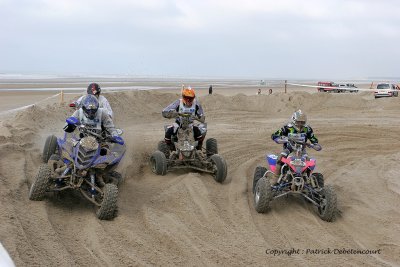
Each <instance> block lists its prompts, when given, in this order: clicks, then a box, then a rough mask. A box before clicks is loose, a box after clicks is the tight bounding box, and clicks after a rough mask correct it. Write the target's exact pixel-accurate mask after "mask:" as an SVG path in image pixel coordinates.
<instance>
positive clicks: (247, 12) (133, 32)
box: [0, 0, 400, 79]
mask: <svg viewBox="0 0 400 267" xmlns="http://www.w3.org/2000/svg"><path fill="white" fill-rule="evenodd" d="M0 36H1V37H0V38H1V39H0V72H25V73H26V72H42V73H46V72H47V73H58V74H78V73H83V74H122V75H126V74H129V75H153V76H197V77H199V76H202V77H218V76H223V77H233V78H234V77H238V78H241V77H258V78H288V79H290V78H304V79H308V78H316V79H317V78H352V79H356V78H367V77H371V76H385V77H399V76H400V1H398V0H381V1H375V0H356V1H354V0H353V1H351V0H349V1H346V0H327V1H323V0H299V1H295V0H273V1H269V0H230V1H227V0H0Z"/></svg>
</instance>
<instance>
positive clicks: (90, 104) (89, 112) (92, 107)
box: [82, 95, 99, 120]
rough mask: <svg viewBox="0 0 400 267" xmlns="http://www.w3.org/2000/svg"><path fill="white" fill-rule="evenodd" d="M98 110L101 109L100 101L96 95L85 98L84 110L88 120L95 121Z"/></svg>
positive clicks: (83, 100) (83, 102) (83, 101)
mask: <svg viewBox="0 0 400 267" xmlns="http://www.w3.org/2000/svg"><path fill="white" fill-rule="evenodd" d="M98 109H99V101H98V100H97V98H96V97H95V96H94V95H86V96H84V97H83V99H82V110H83V113H84V114H85V116H86V117H87V118H88V119H90V120H93V119H94V118H95V117H96V113H97V110H98Z"/></svg>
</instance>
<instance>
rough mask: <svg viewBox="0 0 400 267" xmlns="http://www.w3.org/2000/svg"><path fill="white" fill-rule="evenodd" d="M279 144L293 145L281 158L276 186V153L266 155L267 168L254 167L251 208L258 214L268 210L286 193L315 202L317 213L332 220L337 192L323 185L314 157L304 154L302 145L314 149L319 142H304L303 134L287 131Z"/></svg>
mask: <svg viewBox="0 0 400 267" xmlns="http://www.w3.org/2000/svg"><path fill="white" fill-rule="evenodd" d="M276 142H277V143H278V144H283V143H288V145H289V146H291V147H292V148H293V152H291V153H290V154H289V155H288V157H286V158H285V157H282V159H281V161H282V167H281V171H280V176H279V178H278V181H277V184H276V185H271V183H270V177H271V176H272V175H273V173H274V171H275V168H276V163H277V158H278V157H277V156H276V155H273V154H271V155H267V157H266V160H267V162H268V164H269V170H267V169H266V168H264V167H261V166H257V168H256V170H255V173H254V179H253V194H254V207H255V209H256V211H257V212H258V213H265V212H267V210H268V208H269V206H270V203H271V201H272V200H274V199H277V198H280V197H282V196H285V195H289V194H292V195H295V194H296V195H301V196H302V197H304V198H305V199H306V201H308V202H311V203H312V204H314V205H315V207H316V211H317V214H318V216H319V217H320V218H321V219H322V220H324V221H328V222H330V221H332V220H333V219H334V215H335V211H336V193H335V191H334V188H333V187H332V186H330V185H324V178H323V175H322V174H321V173H313V171H314V168H315V163H316V161H315V159H313V158H309V157H308V156H307V155H306V152H305V148H306V146H307V147H310V148H313V149H315V150H317V151H319V150H321V146H320V145H313V144H310V143H306V142H305V136H304V134H289V136H288V137H282V138H280V139H278V140H277V141H276Z"/></svg>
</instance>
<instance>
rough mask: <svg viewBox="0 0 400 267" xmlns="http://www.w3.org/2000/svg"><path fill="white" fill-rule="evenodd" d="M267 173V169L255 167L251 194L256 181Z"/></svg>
mask: <svg viewBox="0 0 400 267" xmlns="http://www.w3.org/2000/svg"><path fill="white" fill-rule="evenodd" d="M266 172H267V168H264V167H261V166H257V167H256V170H255V171H254V177H253V194H254V192H255V189H256V185H257V182H258V180H260V179H261V178H262V177H264V174H265V173H266Z"/></svg>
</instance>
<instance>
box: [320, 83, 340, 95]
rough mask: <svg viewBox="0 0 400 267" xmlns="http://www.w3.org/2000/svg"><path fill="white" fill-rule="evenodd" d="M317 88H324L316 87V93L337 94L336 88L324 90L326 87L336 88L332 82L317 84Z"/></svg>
mask: <svg viewBox="0 0 400 267" xmlns="http://www.w3.org/2000/svg"><path fill="white" fill-rule="evenodd" d="M318 86H325V87H318V88H317V90H318V92H328V93H332V92H334V93H338V89H336V88H326V87H338V85H337V84H336V83H334V82H318Z"/></svg>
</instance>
